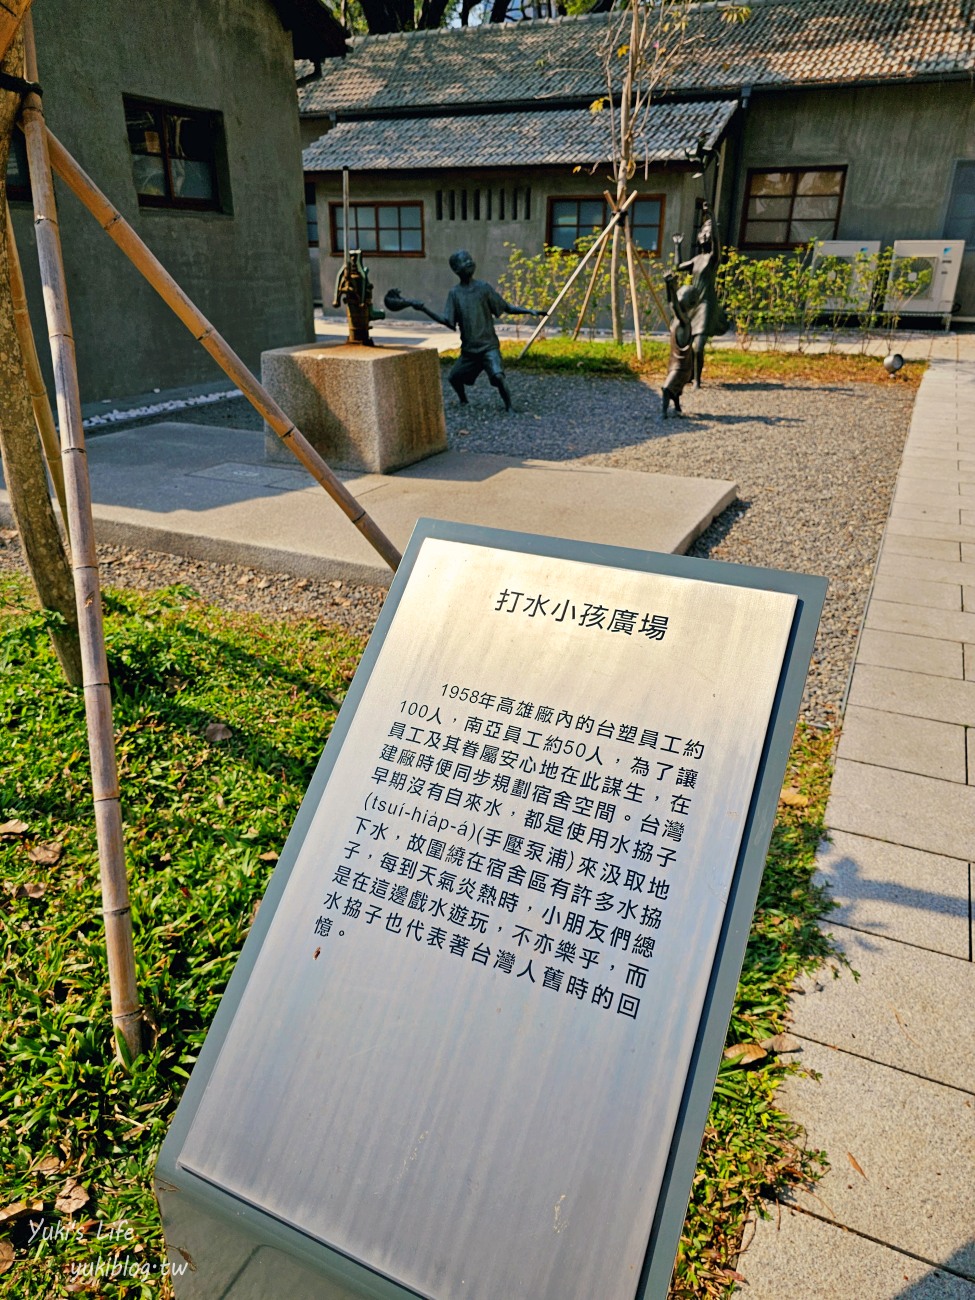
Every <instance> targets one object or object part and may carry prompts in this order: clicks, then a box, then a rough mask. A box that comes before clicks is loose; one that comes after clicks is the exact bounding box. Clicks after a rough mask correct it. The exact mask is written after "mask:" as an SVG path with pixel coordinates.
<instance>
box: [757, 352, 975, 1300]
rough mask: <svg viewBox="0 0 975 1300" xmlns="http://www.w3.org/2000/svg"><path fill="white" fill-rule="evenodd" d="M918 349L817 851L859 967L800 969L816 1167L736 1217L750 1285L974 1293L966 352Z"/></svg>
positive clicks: (972, 587) (840, 934)
mask: <svg viewBox="0 0 975 1300" xmlns="http://www.w3.org/2000/svg"><path fill="white" fill-rule="evenodd" d="M966 352H967V353H970V352H971V349H970V348H968V349H966ZM939 353H940V354H941V355H939ZM929 356H930V358H931V361H930V368H929V369H928V371H927V373H926V375H925V377H924V380H923V382H922V384H921V388H920V391H919V393H918V398H917V402H916V404H915V409H914V416H913V419H912V423H911V429H910V433H909V435H908V440H907V445H906V447H905V450H904V458H903V462H902V465H901V470H900V474H899V477H898V480H897V486H896V489H895V493H894V500H893V505H892V508H891V514H890V519H889V521H888V524H887V529H886V532H885V535H884V540H883V543H882V546H881V550H880V557H879V561H878V565H877V571H876V578H875V582H874V586H873V591H872V594H871V598H870V601H869V603H868V606H867V613H866V619H865V625H864V629H863V633H862V636H861V639H860V643H859V646H858V650H857V656H856V664H855V668H854V672H853V677H852V681H851V684H850V690H849V696H848V704H847V710H846V716H845V724H844V728H843V732H842V735H841V738H840V742H839V746H838V749H837V756H836V771H835V775H834V779H833V786H832V792H831V796H830V801H829V806H828V809H827V824H828V826H829V827H830V841H829V842H828V843H825V844H824V845H823V846H822V847H821V849H820V855H819V872H820V879H821V881H822V882H824V883H825V884H826V885H827V887H828V888H829V890H830V893H831V894H832V895H833V897H834V898H835V899H836V901H837V903H838V909H837V910H836V911H835V912H833V913H831V915H830V916H829V917H828V918H826V920H825V922H824V924H825V925H826V928H827V929H828V930H829V931H830V932H831V933H832V934H833V936H834V938H835V940H836V943H837V947H838V949H839V950H840V951H841V952H842V953H843V954H844V955H845V957H846V958H847V960H848V961H849V963H850V965H851V966H852V967H853V969H854V970H856V971H857V972H858V973H859V978H858V979H854V978H853V976H852V975H851V974H850V972H849V971H848V970H846V969H844V968H843V967H842V966H841V965H840V964H839V963H837V964H836V967H835V969H830V968H827V969H826V970H824V971H821V972H819V973H818V974H817V975H816V976H815V977H813V978H810V979H806V980H803V981H802V983H801V984H800V986H799V987H798V988H797V991H796V996H795V998H794V1000H793V1016H794V1022H793V1024H792V1026H791V1031H792V1032H793V1033H794V1034H795V1035H796V1036H797V1037H798V1038H799V1040H800V1042H801V1043H802V1054H801V1061H802V1064H803V1065H804V1066H805V1067H806V1068H808V1069H809V1071H810V1072H815V1074H816V1075H818V1076H819V1077H818V1078H816V1077H813V1075H812V1073H811V1074H810V1076H809V1077H805V1078H796V1079H794V1080H791V1081H790V1083H789V1084H788V1086H787V1087H786V1088H785V1089H784V1090H783V1094H782V1096H781V1098H780V1100H781V1102H782V1105H783V1107H784V1109H785V1110H786V1111H787V1112H788V1113H789V1114H790V1115H791V1116H793V1117H794V1118H795V1119H796V1120H797V1121H798V1122H799V1123H801V1124H802V1125H804V1126H805V1128H806V1130H807V1133H808V1141H809V1145H810V1146H812V1147H814V1148H823V1149H825V1150H826V1152H827V1154H828V1156H829V1160H830V1169H829V1172H828V1173H827V1174H826V1176H825V1177H824V1178H823V1180H822V1181H821V1182H820V1183H818V1184H817V1185H816V1186H815V1187H814V1188H812V1189H809V1190H806V1191H800V1192H798V1193H795V1194H794V1195H793V1196H792V1197H791V1198H790V1199H789V1202H788V1203H782V1204H780V1205H773V1206H772V1207H770V1208H771V1211H772V1217H771V1218H770V1219H767V1220H761V1221H758V1222H756V1223H755V1224H754V1225H753V1229H754V1231H753V1235H752V1239H751V1242H750V1244H749V1245H748V1247H747V1249H746V1250H745V1251H744V1253H743V1254H742V1256H741V1257H740V1259H739V1263H738V1271H739V1273H740V1274H741V1275H742V1276H743V1277H744V1278H745V1279H746V1283H745V1285H744V1286H743V1288H742V1293H743V1294H744V1295H747V1296H749V1297H750V1298H751V1300H785V1298H786V1297H788V1300H823V1298H824V1297H829V1300H895V1298H896V1300H975V963H973V960H972V958H973V933H975V930H973V915H972V887H973V859H975V358H972V359H966V358H965V357H964V356H962V357H961V358H959V356H958V354H957V352H956V353H955V355H952V354H951V351H950V350H949V349H947V348H938V349H935V348H932V349H931V351H930V352H929Z"/></svg>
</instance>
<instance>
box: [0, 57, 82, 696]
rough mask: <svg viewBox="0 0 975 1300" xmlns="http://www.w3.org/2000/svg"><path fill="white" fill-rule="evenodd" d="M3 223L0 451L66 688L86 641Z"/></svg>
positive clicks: (3, 169) (4, 144)
mask: <svg viewBox="0 0 975 1300" xmlns="http://www.w3.org/2000/svg"><path fill="white" fill-rule="evenodd" d="M22 65H23V41H22V39H20V38H18V39H17V40H15V42H14V43H13V45H12V46H11V48H10V49H9V51H8V53H7V57H6V58H5V59H4V60H3V63H2V65H0V66H2V68H3V71H5V72H8V73H10V74H12V75H14V76H17V75H19V74H20V72H21V69H22ZM19 102H20V97H19V95H17V93H16V92H14V91H0V203H2V205H3V206H4V208H5V206H6V175H7V155H8V153H9V150H10V136H11V132H12V131H13V129H14V118H15V117H16V114H17V109H18V106H19ZM9 259H10V249H9V248H8V244H7V226H6V222H2V223H0V454H2V458H3V472H4V478H5V479H6V483H7V491H8V492H9V493H10V504H11V508H12V510H13V516H14V523H15V524H16V526H17V531H18V532H19V533H20V540H21V545H22V546H23V548H24V559H25V560H26V562H27V568H28V569H29V571H30V575H31V578H32V579H33V582H34V587H35V590H36V591H37V598H38V600H39V601H40V603H41V607H42V608H43V609H46V610H50V611H52V612H53V613H56V614H58V615H60V626H53V627H52V628H51V640H52V642H53V643H54V649H55V652H56V654H57V656H58V659H59V660H60V662H61V667H62V668H63V670H64V675H65V677H66V678H67V681H68V683H69V685H71V686H80V685H81V684H82V669H81V646H80V642H79V640H78V618H77V612H76V608H75V599H74V589H73V586H72V582H71V569H70V567H69V564H68V557H67V554H66V552H65V548H64V542H63V541H62V538H61V533H60V532H59V530H58V524H57V519H56V517H55V514H54V507H53V505H52V504H51V498H50V495H49V493H48V486H47V474H46V471H45V467H44V457H43V454H42V452H41V445H40V443H39V441H38V437H37V428H36V426H35V423H34V412H33V409H32V407H31V398H30V390H29V387H28V384H27V377H26V374H25V370H24V360H23V356H22V354H21V350H20V343H19V341H18V338H17V327H16V311H15V301H14V296H13V293H12V292H11V280H10V271H11V267H10V261H9Z"/></svg>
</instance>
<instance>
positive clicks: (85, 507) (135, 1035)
mask: <svg viewBox="0 0 975 1300" xmlns="http://www.w3.org/2000/svg"><path fill="white" fill-rule="evenodd" d="M24 36H25V47H26V50H25V52H26V64H27V76H28V79H29V80H31V81H35V80H36V79H37V60H36V56H35V53H34V34H33V31H32V28H31V23H30V20H29V19H28V20H27V22H26V23H25V24H24ZM23 124H24V134H25V135H26V137H27V161H28V165H29V168H30V181H31V189H32V192H33V195H34V224H35V228H36V230H37V253H38V257H39V260H40V264H41V280H42V283H43V287H44V310H45V312H46V314H47V325H48V333H49V335H50V340H51V358H52V361H53V363H54V383H55V389H56V392H57V403H58V422H59V424H60V428H61V459H62V464H63V466H64V486H65V495H66V498H67V506H68V520H69V523H68V528H69V531H70V534H71V567H72V572H73V574H74V586H75V599H76V601H77V605H78V630H79V633H80V635H81V662H82V667H83V672H84V690H85V716H86V719H87V723H88V747H89V750H90V752H91V779H92V791H93V794H94V802H95V827H96V832H97V838H98V862H99V869H100V875H101V892H102V913H103V915H104V918H105V946H106V949H107V953H108V980H109V986H110V989H111V995H112V1021H113V1024H114V1026H115V1032H116V1036H117V1039H116V1041H117V1046H118V1047H119V1049H120V1051H121V1052H122V1054H123V1058H124V1056H126V1055H127V1056H128V1058H129V1059H132V1058H134V1057H136V1056H138V1055H139V1054H140V1053H141V1051H142V1010H141V1008H140V1006H139V994H138V989H137V987H136V979H135V950H134V946H133V942H132V911H131V908H130V905H129V886H128V880H127V879H126V874H125V845H124V842H123V838H122V811H121V808H120V805H119V786H118V769H117V766H116V762H115V736H114V732H113V729H112V699H111V693H110V690H109V682H108V662H107V659H106V657H105V637H104V629H103V627H102V603H101V592H100V589H99V582H98V560H97V557H96V553H95V532H94V527H93V522H92V512H91V485H90V483H89V481H88V458H87V455H86V453H85V431H84V425H83V424H82V421H81V396H80V393H79V390H78V372H77V369H76V366H75V351H74V338H73V336H72V333H71V316H70V313H69V311H68V299H67V293H66V288H65V281H64V264H63V262H62V258H61V238H60V234H59V231H58V221H57V210H56V208H55V204H54V182H53V178H52V176H51V170H50V165H49V163H48V157H47V146H46V143H45V136H44V115H43V111H42V109H41V101H40V96H38V95H36V94H33V93H31V94H29V95H27V97H26V98H25V100H24V107H23ZM118 1040H121V1041H118ZM123 1044H124V1051H123V1050H122V1049H123Z"/></svg>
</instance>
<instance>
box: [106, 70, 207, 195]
mask: <svg viewBox="0 0 975 1300" xmlns="http://www.w3.org/2000/svg"><path fill="white" fill-rule="evenodd" d="M122 108H123V112H124V114H125V120H126V143H127V144H128V149H129V160H130V162H132V160H134V159H135V158H139V157H141V156H142V155H141V154H137V153H135V152H133V149H132V145H131V141H129V139H128V119H129V113H130V112H131V111H132V110H133V109H134V110H136V111H138V110H148V111H150V112H151V113H153V114H158V115H159V117H158V123H159V125H160V127H161V130H160V132H159V142H160V152H159V155H158V156H159V157H160V158H162V161H163V178H164V181H165V184H166V188H167V193H166V194H141V193H140V192H139V190H138V188H136V191H135V195H136V199H137V200H138V204H139V207H140V208H157V209H159V208H162V209H164V210H166V211H170V212H226V211H227V210H228V209H227V205H226V203H225V201H224V195H225V191H226V188H227V186H226V181H225V178H224V162H225V159H226V139H227V137H226V133H225V131H224V124H223V113H221V112H220V111H219V109H212V108H196V107H193V106H192V105H189V104H174V103H170V102H169V100H159V99H146V98H145V96H143V95H129V94H123V95H122ZM176 114H189V115H191V116H193V117H196V118H200V119H206V121H207V126H208V128H209V139H210V146H211V147H210V157H209V158H208V159H205V160H204V161H206V162H207V163H208V165H209V167H210V172H211V177H212V181H213V197H212V198H209V199H206V198H195V197H190V196H186V195H183V194H176V193H175V190H174V188H173V174H172V170H171V167H170V163H171V162H172V159H171V156H170V152H169V131H168V129H167V127H168V119H169V118H170V117H171V116H173V115H176ZM149 156H152V155H149ZM177 161H178V160H177ZM192 161H199V160H198V159H193V160H192ZM134 183H135V174H134V172H133V184H134Z"/></svg>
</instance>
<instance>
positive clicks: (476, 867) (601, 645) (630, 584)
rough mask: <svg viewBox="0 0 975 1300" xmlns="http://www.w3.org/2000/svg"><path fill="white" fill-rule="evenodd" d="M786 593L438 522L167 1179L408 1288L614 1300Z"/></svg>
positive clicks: (647, 1191) (729, 857)
mask: <svg viewBox="0 0 975 1300" xmlns="http://www.w3.org/2000/svg"><path fill="white" fill-rule="evenodd" d="M795 608H796V597H795V596H794V595H792V594H790V593H783V592H780V591H764V590H758V589H755V588H753V587H745V586H742V587H737V586H730V585H724V584H716V583H710V582H702V581H696V580H693V579H689V578H683V577H673V576H667V575H664V574H660V573H646V572H636V571H633V570H630V569H623V568H619V569H617V568H612V567H607V566H605V565H599V564H588V563H582V562H579V561H576V560H569V559H563V558H555V557H552V556H547V555H537V554H525V553H522V552H517V551H511V550H496V549H493V548H491V547H486V546H478V545H472V544H467V543H464V542H457V541H448V540H441V539H435V538H427V539H426V540H425V541H424V542H423V544H422V546H421V547H420V550H419V552H418V555H417V559H416V563H415V566H414V568H413V571H412V573H411V575H410V578H409V581H408V582H407V583H406V585H405V587H404V588H403V591H402V597H401V600H400V603H399V605H398V607H397V609H396V612H395V614H394V616H393V619H392V622H391V624H390V626H389V628H388V632H387V635H386V638H385V641H384V642H383V644H382V646H381V648H380V649H379V652H378V656H377V658H376V660H375V664H374V667H373V670H372V672H371V675H370V676H369V678H368V681H367V682H366V685H365V687H364V689H363V691H362V694H361V698H360V699H359V701H358V705H357V707H356V709H355V712H354V715H353V716H352V719H351V722H350V723H349V725H348V730H347V732H346V734H345V736H344V739H343V740H342V741H341V747H340V749H339V752H338V754H337V757H336V758H335V759H334V766H333V768H332V771H331V775H330V778H329V781H328V783H327V785H326V786H325V789H324V793H323V794H322V796H321V798H320V800H319V802H318V804H317V807H316V808H315V809H314V812H313V816H312V819H311V821H310V825H309V829H308V831H307V833H306V834H305V835H304V838H303V840H302V842H301V844H300V846H299V849H298V853H297V858H296V860H295V863H294V867H293V870H292V872H291V875H290V878H289V880H288V883H287V886H286V888H285V891H284V893H283V894H282V896H281V899H280V901H279V903H278V906H277V909H276V911H275V913H274V916H273V919H272V921H271V923H270V928H269V930H268V933H267V936H266V938H265V941H264V944H263V947H262V949H261V951H260V952H259V954H258V956H257V959H256V962H255V964H254V966H253V969H252V971H251V974H250V978H249V980H248V983H247V985H246V987H245V989H244V992H243V995H242V997H241V999H240V1002H239V1006H238V1008H237V1011H236V1015H235V1017H234V1020H233V1022H232V1024H231V1026H230V1029H229V1031H228V1033H227V1036H226V1039H225V1041H224V1044H223V1047H222V1050H221V1052H220V1055H219V1057H218V1058H217V1061H216V1064H215V1066H214V1068H213V1072H212V1074H211V1076H210V1079H209V1083H208V1085H207V1088H206V1091H205V1093H204V1094H203V1097H202V1100H201V1102H200V1104H199V1107H198V1109H197V1111H196V1115H195V1118H194V1120H193V1122H192V1125H191V1127H190V1129H189V1132H188V1135H187V1138H186V1141H185V1144H184V1145H183V1148H182V1153H181V1155H180V1157H179V1164H180V1165H182V1166H184V1167H185V1168H186V1169H188V1170H191V1171H193V1172H195V1173H196V1174H198V1175H199V1176H201V1177H202V1178H204V1179H206V1180H208V1181H210V1182H211V1183H214V1184H216V1185H217V1186H219V1187H221V1188H224V1189H226V1190H227V1191H229V1192H231V1193H232V1194H234V1195H235V1196H237V1197H240V1198H241V1199H243V1200H245V1201H247V1202H249V1203H250V1204H252V1205H254V1206H256V1207H259V1208H260V1209H262V1210H264V1211H266V1212H268V1213H270V1214H271V1215H273V1216H276V1217H277V1218H279V1219H281V1220H283V1221H285V1222H286V1223H288V1224H291V1225H294V1226H295V1227H296V1228H298V1229H300V1230H301V1231H302V1232H304V1233H306V1234H309V1235H310V1236H311V1237H313V1238H316V1239H318V1240H320V1241H322V1242H325V1243H326V1244H328V1245H329V1246H331V1247H333V1248H335V1249H337V1250H339V1251H341V1252H343V1253H345V1254H346V1255H348V1256H351V1257H352V1258H353V1259H356V1260H359V1261H362V1262H364V1263H366V1264H368V1265H369V1266H370V1267H371V1268H372V1269H374V1270H376V1271H378V1272H380V1273H383V1274H385V1275H387V1276H388V1277H390V1278H392V1279H394V1280H395V1281H397V1282H399V1283H401V1284H402V1285H404V1286H407V1287H410V1288H412V1289H413V1290H415V1291H416V1292H418V1293H419V1294H421V1295H423V1296H429V1297H436V1298H437V1300H448V1298H449V1300H456V1297H459V1296H471V1297H476V1298H477V1300H501V1298H502V1297H504V1298H507V1297H531V1298H532V1300H539V1298H540V1297H546V1296H550V1297H555V1296H558V1297H580V1298H585V1300H591V1298H592V1297H596V1296H598V1297H600V1300H632V1297H633V1296H634V1294H635V1292H636V1290H637V1285H638V1281H639V1277H640V1271H641V1268H642V1266H643V1263H644V1257H645V1254H646V1249H647V1240H648V1236H649V1233H650V1226H651V1223H652V1220H653V1215H654V1210H655V1207H656V1204H657V1199H658V1196H659V1195H660V1187H661V1180H662V1178H663V1173H664V1167H665V1163H666V1158H667V1152H668V1149H669V1145H670V1140H671V1136H672V1133H673V1130H674V1126H675V1123H676V1120H677V1112H678V1107H679V1104H680V1099H681V1095H682V1091H683V1089H684V1085H685V1081H686V1078H687V1074H688V1067H689V1062H690V1056H691V1052H692V1048H693V1045H694V1040H695V1035H696V1034H697V1032H698V1026H699V1021H700V1019H701V1015H702V1007H703V1002H704V998H705V993H706V990H707V985H708V980H709V977H710V973H711V968H712V963H713V960H714V954H715V948H716V944H717V940H718V935H719V931H720V928H721V924H722V919H723V916H724V910H725V906H726V903H727V899H728V891H729V887H730V883H731V879H732V875H733V872H734V868H735V862H736V858H737V854H738V849H739V844H740V842H741V836H742V830H743V824H744V819H745V815H746V812H747V810H748V808H749V804H750V801H751V798H752V792H753V787H754V783H755V779H756V773H757V770H758V765H759V761H760V757H761V753H762V748H763V744H764V742H765V738H766V733H767V730H768V726H769V718H770V713H771V710H772V704H773V700H774V697H775V692H776V687H777V684H778V681H779V677H780V672H781V669H782V664H783V659H784V656H785V653H786V648H787V644H788V640H789V635H790V629H791V627H792V623H793V615H794V612H795Z"/></svg>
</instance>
